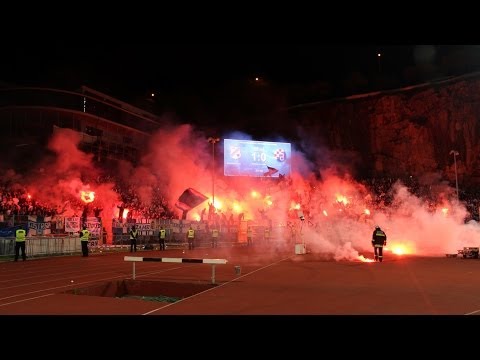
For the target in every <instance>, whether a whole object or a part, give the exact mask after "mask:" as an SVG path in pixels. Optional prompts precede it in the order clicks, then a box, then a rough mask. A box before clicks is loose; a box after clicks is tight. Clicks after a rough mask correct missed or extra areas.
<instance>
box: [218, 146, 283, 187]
mask: <svg viewBox="0 0 480 360" xmlns="http://www.w3.org/2000/svg"><path fill="white" fill-rule="evenodd" d="M291 155H292V149H291V145H290V143H281V142H269V141H252V140H234V139H224V145H223V157H224V174H225V176H255V177H277V178H278V177H279V176H280V175H282V176H288V175H290V166H291Z"/></svg>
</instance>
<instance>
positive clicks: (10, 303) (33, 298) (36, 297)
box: [0, 293, 55, 306]
mask: <svg viewBox="0 0 480 360" xmlns="http://www.w3.org/2000/svg"><path fill="white" fill-rule="evenodd" d="M51 295H55V294H54V293H51V294H46V295H40V296H35V297H31V298H28V299H23V300H17V301H12V302H9V303H5V304H0V306H7V305H12V304H16V303H20V302H24V301H30V300H35V299H39V298H42V297H46V296H51Z"/></svg>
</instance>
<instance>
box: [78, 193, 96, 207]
mask: <svg viewBox="0 0 480 360" xmlns="http://www.w3.org/2000/svg"><path fill="white" fill-rule="evenodd" d="M80 198H81V199H82V201H83V202H84V203H87V204H88V203H91V202H92V201H93V200H95V192H93V191H80Z"/></svg>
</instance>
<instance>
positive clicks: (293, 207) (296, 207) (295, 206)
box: [290, 201, 300, 210]
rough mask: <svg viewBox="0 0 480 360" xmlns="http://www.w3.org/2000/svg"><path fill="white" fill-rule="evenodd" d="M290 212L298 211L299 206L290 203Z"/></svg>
mask: <svg viewBox="0 0 480 360" xmlns="http://www.w3.org/2000/svg"><path fill="white" fill-rule="evenodd" d="M290 210H300V204H297V203H294V202H293V201H292V203H291V205H290Z"/></svg>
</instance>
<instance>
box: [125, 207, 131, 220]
mask: <svg viewBox="0 0 480 360" xmlns="http://www.w3.org/2000/svg"><path fill="white" fill-rule="evenodd" d="M129 211H130V210H128V209H123V218H124V219H126V218H127V215H128V212H129Z"/></svg>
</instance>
